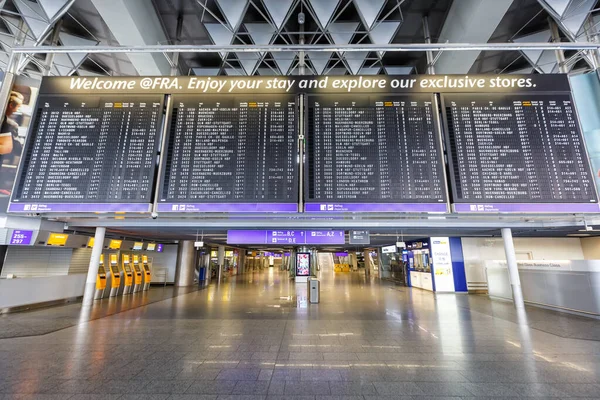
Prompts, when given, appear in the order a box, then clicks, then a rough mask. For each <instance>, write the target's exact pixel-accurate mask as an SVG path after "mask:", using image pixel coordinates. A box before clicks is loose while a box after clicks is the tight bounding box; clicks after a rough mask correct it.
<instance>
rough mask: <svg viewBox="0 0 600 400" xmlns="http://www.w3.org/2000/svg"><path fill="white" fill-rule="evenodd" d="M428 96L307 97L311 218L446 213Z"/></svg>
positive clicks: (438, 146) (436, 132)
mask: <svg viewBox="0 0 600 400" xmlns="http://www.w3.org/2000/svg"><path fill="white" fill-rule="evenodd" d="M437 118H438V117H437V111H436V107H435V102H434V97H433V95H431V94H410V95H409V94H407V95H358V94H355V95H337V94H336V95H314V96H308V119H307V144H306V146H307V152H308V158H307V175H308V176H307V179H306V182H307V185H306V195H305V200H306V204H305V210H306V211H310V212H344V211H349V212H354V211H357V212H358V211H365V212H369V211H373V212H382V211H384V212H386V211H390V212H447V211H448V209H447V195H446V185H445V177H444V164H443V161H442V151H441V143H440V133H439V130H438V126H439V125H438V120H437Z"/></svg>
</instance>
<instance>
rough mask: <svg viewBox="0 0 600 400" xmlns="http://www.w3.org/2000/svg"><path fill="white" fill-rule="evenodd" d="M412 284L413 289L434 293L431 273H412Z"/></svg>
mask: <svg viewBox="0 0 600 400" xmlns="http://www.w3.org/2000/svg"><path fill="white" fill-rule="evenodd" d="M410 284H411V286H412V287H416V288H419V289H425V290H430V291H433V281H432V279H431V272H420V271H410Z"/></svg>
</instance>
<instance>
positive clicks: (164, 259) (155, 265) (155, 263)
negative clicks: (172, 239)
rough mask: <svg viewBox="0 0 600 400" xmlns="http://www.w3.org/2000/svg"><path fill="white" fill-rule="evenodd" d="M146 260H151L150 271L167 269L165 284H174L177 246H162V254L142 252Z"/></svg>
mask: <svg viewBox="0 0 600 400" xmlns="http://www.w3.org/2000/svg"><path fill="white" fill-rule="evenodd" d="M143 254H147V255H148V258H151V259H152V271H156V270H157V269H161V268H166V269H167V282H168V283H173V282H175V266H176V264H177V245H176V244H167V245H164V246H163V251H162V253H157V252H151V251H149V252H144V253H143Z"/></svg>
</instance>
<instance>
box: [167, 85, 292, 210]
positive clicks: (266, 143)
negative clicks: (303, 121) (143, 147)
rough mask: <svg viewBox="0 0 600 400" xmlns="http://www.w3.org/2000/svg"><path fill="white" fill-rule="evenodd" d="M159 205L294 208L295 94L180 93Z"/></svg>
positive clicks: (176, 98)
mask: <svg viewBox="0 0 600 400" xmlns="http://www.w3.org/2000/svg"><path fill="white" fill-rule="evenodd" d="M172 104H173V106H172V107H173V109H172V115H171V118H170V122H169V124H170V125H169V135H168V138H167V143H166V157H165V164H164V171H163V174H162V175H163V177H162V180H161V190H160V199H159V205H158V210H159V211H166V212H170V211H188V212H198V211H208V212H210V211H232V212H235V211H297V202H298V166H297V165H298V164H297V123H296V113H297V110H296V109H297V107H296V101H295V96H294V95H205V96H185V95H176V96H173V99H172Z"/></svg>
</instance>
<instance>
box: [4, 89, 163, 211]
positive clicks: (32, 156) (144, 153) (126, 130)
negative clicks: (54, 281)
mask: <svg viewBox="0 0 600 400" xmlns="http://www.w3.org/2000/svg"><path fill="white" fill-rule="evenodd" d="M163 97H164V96H162V95H151V96H141V95H140V96H123V95H110V96H109V95H107V96H91V95H90V96H86V95H78V96H41V97H40V98H39V99H38V103H37V109H36V111H35V115H34V120H33V123H32V126H31V129H30V133H29V135H28V139H27V142H26V145H25V149H24V153H23V160H22V163H21V168H20V172H19V175H18V177H17V181H16V185H15V190H14V192H13V197H12V198H11V204H10V205H9V211H11V212H38V213H42V212H148V211H150V203H151V192H152V185H153V182H154V172H155V169H156V157H157V150H158V142H159V135H158V134H159V128H160V122H161V118H162V113H163Z"/></svg>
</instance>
